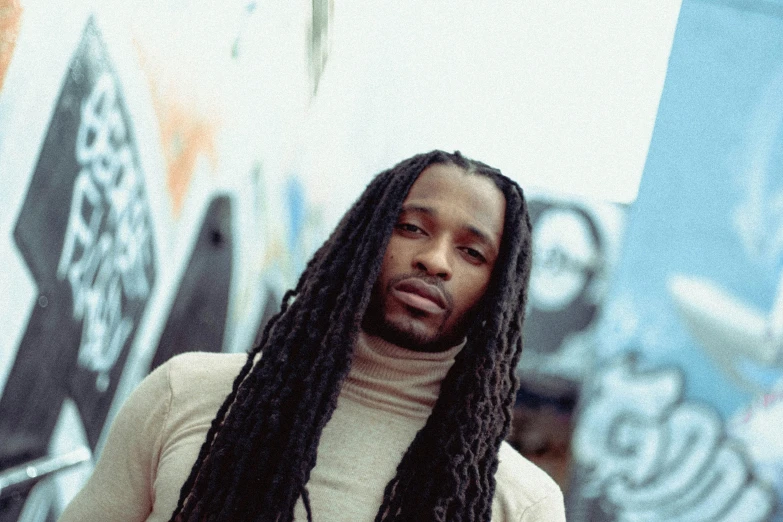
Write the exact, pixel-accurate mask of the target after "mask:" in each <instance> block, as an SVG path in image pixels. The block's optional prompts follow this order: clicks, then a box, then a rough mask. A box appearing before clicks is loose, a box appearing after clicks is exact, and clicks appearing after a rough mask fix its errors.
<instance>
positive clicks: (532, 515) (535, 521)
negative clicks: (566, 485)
mask: <svg viewBox="0 0 783 522" xmlns="http://www.w3.org/2000/svg"><path fill="white" fill-rule="evenodd" d="M519 522H565V506H564V503H563V494H562V493H561V492H560V491H559V490H558V491H552V492H550V493H549V494H547V495H546V496H545V497H543V498H541V499H540V500H539V501H538V502H536V503H535V504H532V505H530V506H528V507H527V509H525V511H524V512H523V513H522V516H521V517H520V518H519Z"/></svg>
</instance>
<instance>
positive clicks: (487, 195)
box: [404, 164, 506, 242]
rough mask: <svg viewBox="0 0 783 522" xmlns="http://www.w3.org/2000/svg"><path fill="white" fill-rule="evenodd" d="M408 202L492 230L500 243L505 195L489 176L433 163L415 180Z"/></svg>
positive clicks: (406, 199)
mask: <svg viewBox="0 0 783 522" xmlns="http://www.w3.org/2000/svg"><path fill="white" fill-rule="evenodd" d="M404 204H405V205H410V204H421V205H424V206H429V207H434V208H435V209H436V210H438V211H440V212H449V213H451V214H452V215H456V216H459V218H460V219H461V220H463V221H466V222H467V223H466V224H469V225H476V226H479V227H480V228H482V229H483V230H486V231H487V232H490V233H491V234H493V235H494V236H495V238H496V240H497V241H498V242H499V240H500V237H501V235H502V233H503V222H504V220H505V214H506V198H505V197H504V196H503V192H501V190H500V189H499V188H498V187H497V185H495V182H494V181H492V180H491V179H489V178H488V177H486V176H481V175H477V174H469V173H467V172H465V170H463V169H462V168H460V167H457V166H456V165H443V164H435V165H430V166H429V167H427V168H426V169H424V171H423V172H422V173H421V174H420V175H419V177H418V178H417V179H416V181H415V182H414V183H413V186H412V187H411V189H410V191H409V192H408V196H407V197H406V198H405V202H404Z"/></svg>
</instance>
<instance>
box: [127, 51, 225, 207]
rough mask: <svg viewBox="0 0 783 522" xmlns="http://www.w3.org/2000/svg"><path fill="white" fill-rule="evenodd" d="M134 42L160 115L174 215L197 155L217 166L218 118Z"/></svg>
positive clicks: (188, 182) (189, 179)
mask: <svg viewBox="0 0 783 522" xmlns="http://www.w3.org/2000/svg"><path fill="white" fill-rule="evenodd" d="M134 43H135V47H136V51H137V54H138V57H139V63H140V65H141V68H142V70H143V71H144V73H145V75H146V77H147V81H148V83H149V87H150V94H151V97H152V105H153V109H154V111H155V115H156V116H157V118H158V125H159V128H160V138H161V145H162V147H163V155H164V159H165V162H166V185H167V186H168V190H169V195H170V197H171V202H172V207H173V209H174V215H175V216H178V215H179V213H180V211H181V210H182V205H183V203H184V201H185V196H186V194H187V190H188V186H189V185H190V181H191V178H192V177H193V173H194V170H195V167H196V161H197V160H198V158H199V157H200V156H204V157H205V158H206V159H207V161H209V166H210V168H211V169H212V170H213V171H214V170H216V169H217V165H218V155H217V150H216V147H215V137H216V134H217V126H218V125H217V118H216V117H214V116H211V115H209V114H204V113H203V112H202V111H201V110H200V109H199V108H198V106H197V104H196V102H195V101H194V100H193V99H191V98H189V97H188V96H187V95H186V94H185V92H184V91H183V90H182V88H181V86H180V87H179V88H177V87H175V86H177V85H179V83H178V80H181V79H178V78H175V77H172V75H171V74H168V76H167V73H166V68H164V67H161V66H160V65H159V64H157V63H154V62H153V60H152V59H151V58H150V55H149V54H148V53H147V52H146V50H145V49H144V48H143V47H142V46H141V45H139V42H138V41H134ZM180 83H181V82H180Z"/></svg>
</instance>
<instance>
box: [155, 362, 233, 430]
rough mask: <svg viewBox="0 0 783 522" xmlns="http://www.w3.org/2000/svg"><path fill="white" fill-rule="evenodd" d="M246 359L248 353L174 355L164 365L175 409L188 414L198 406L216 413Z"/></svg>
mask: <svg viewBox="0 0 783 522" xmlns="http://www.w3.org/2000/svg"><path fill="white" fill-rule="evenodd" d="M246 361H247V355H246V354H244V353H209V352H186V353H182V354H179V355H176V356H174V357H172V358H171V359H169V360H168V361H167V362H166V363H164V364H163V365H162V367H161V369H163V370H164V371H166V374H167V375H168V382H169V386H171V397H172V410H173V411H175V412H178V413H179V414H180V415H184V416H187V415H190V414H192V413H193V412H194V410H196V411H203V412H205V413H208V414H213V413H214V412H215V411H216V410H217V409H218V408H219V407H220V405H221V404H223V401H224V400H225V399H226V397H227V396H228V394H229V393H230V392H231V387H232V385H233V383H234V380H235V379H236V377H237V375H239V371H240V370H241V369H242V366H243V365H244V364H245V362H246Z"/></svg>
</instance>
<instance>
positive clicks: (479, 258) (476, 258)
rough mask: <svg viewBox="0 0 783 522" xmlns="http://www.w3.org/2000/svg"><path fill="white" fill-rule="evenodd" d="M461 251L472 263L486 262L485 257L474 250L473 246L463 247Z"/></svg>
mask: <svg viewBox="0 0 783 522" xmlns="http://www.w3.org/2000/svg"><path fill="white" fill-rule="evenodd" d="M462 251H463V252H464V253H465V256H466V257H468V259H469V260H470V261H471V262H474V263H486V262H487V258H485V257H484V255H483V254H482V253H481V252H479V251H478V250H476V249H475V248H470V247H463V248H462Z"/></svg>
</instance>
